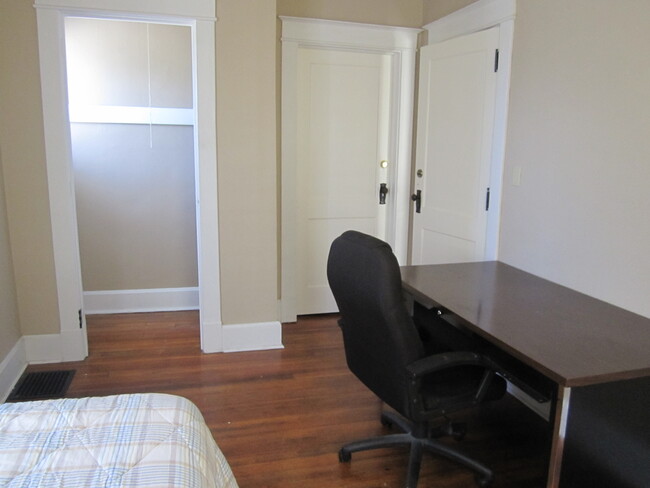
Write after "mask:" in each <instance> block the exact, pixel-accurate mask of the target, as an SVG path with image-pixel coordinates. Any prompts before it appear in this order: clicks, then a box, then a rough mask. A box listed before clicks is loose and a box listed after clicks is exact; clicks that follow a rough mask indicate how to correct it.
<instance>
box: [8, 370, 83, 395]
mask: <svg viewBox="0 0 650 488" xmlns="http://www.w3.org/2000/svg"><path fill="white" fill-rule="evenodd" d="M74 373H75V372H74V370H69V371H41V372H35V373H27V374H24V375H23V376H22V377H21V378H20V380H18V383H17V384H16V386H15V388H14V389H13V391H12V392H11V394H10V395H9V398H7V401H8V402H27V401H31V400H48V399H51V398H62V397H63V396H65V393H66V392H67V391H68V386H70V382H71V381H72V377H73V376H74Z"/></svg>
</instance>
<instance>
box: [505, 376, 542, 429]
mask: <svg viewBox="0 0 650 488" xmlns="http://www.w3.org/2000/svg"><path fill="white" fill-rule="evenodd" d="M508 393H510V394H511V395H512V396H513V397H515V398H516V399H517V400H519V401H520V402H521V403H523V404H524V405H526V406H527V407H528V408H530V409H531V410H532V411H533V412H535V413H536V414H537V415H539V416H540V417H542V418H543V419H544V420H549V419H550V418H551V402H545V403H539V402H538V401H537V400H535V399H534V398H532V397H531V396H530V395H527V394H526V393H524V392H523V391H522V390H521V389H519V388H517V387H516V386H515V385H513V384H512V383H510V382H508Z"/></svg>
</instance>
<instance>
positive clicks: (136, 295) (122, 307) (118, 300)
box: [84, 287, 199, 315]
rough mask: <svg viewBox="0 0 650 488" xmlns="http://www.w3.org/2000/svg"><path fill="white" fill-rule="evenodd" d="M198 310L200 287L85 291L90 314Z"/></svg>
mask: <svg viewBox="0 0 650 488" xmlns="http://www.w3.org/2000/svg"><path fill="white" fill-rule="evenodd" d="M198 309H199V289H198V287H190V288H152V289H142V290H102V291H85V292H84V312H85V313H86V315H92V314H99V313H133V312H171V311H176V310H198Z"/></svg>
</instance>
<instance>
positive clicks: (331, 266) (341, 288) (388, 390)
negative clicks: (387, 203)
mask: <svg viewBox="0 0 650 488" xmlns="http://www.w3.org/2000/svg"><path fill="white" fill-rule="evenodd" d="M327 277H328V280H329V285H330V288H331V289H332V293H333V294H334V298H335V299H336V303H337V305H338V307H339V312H340V314H341V320H340V325H341V329H342V331H343V341H344V346H345V356H346V360H347V363H348V367H349V368H350V370H351V371H352V372H353V373H354V374H355V375H356V376H357V377H358V378H359V379H360V380H361V381H362V382H363V383H364V384H365V385H366V386H367V387H368V388H369V389H370V390H372V391H373V392H374V393H375V394H376V395H377V396H378V397H379V398H381V399H382V400H383V401H384V402H386V403H387V404H388V405H390V406H391V407H392V408H394V409H395V410H397V411H398V412H400V413H402V414H403V415H405V414H407V412H408V411H409V407H408V405H407V403H408V400H407V399H408V394H407V377H406V366H407V365H408V364H410V363H412V362H413V361H415V360H416V359H419V358H421V357H422V356H423V355H424V348H423V345H422V342H421V340H420V338H419V336H418V332H417V329H416V327H415V324H414V323H413V320H412V318H411V317H410V315H409V313H408V311H407V309H406V305H405V303H404V298H403V295H402V279H401V276H400V270H399V265H398V263H397V259H396V258H395V255H394V254H393V252H392V250H391V248H390V246H389V245H388V244H387V243H385V242H383V241H381V240H379V239H376V238H374V237H371V236H369V235H366V234H362V233H360V232H356V231H347V232H345V233H344V234H342V235H341V236H340V237H338V238H337V239H335V240H334V242H333V243H332V246H331V248H330V253H329V258H328V262H327Z"/></svg>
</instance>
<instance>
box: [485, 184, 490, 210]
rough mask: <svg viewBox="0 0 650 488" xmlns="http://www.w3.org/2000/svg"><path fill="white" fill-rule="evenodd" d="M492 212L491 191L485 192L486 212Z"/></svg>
mask: <svg viewBox="0 0 650 488" xmlns="http://www.w3.org/2000/svg"><path fill="white" fill-rule="evenodd" d="M488 210H490V189H489V188H488V189H487V191H486V192H485V211H486V212H487V211H488Z"/></svg>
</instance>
